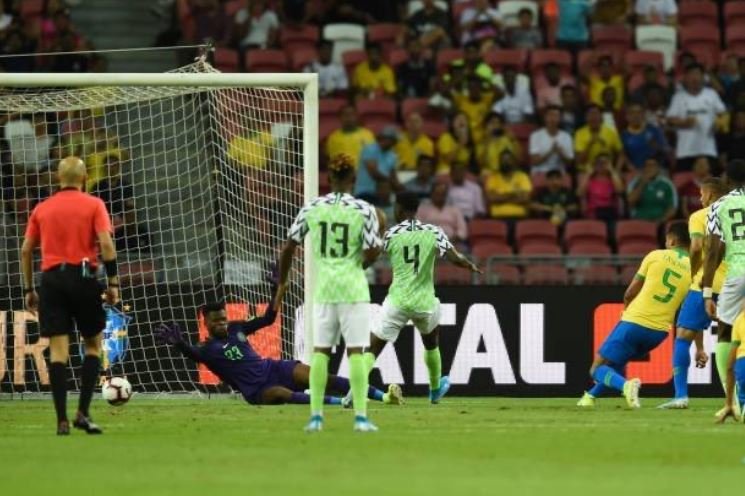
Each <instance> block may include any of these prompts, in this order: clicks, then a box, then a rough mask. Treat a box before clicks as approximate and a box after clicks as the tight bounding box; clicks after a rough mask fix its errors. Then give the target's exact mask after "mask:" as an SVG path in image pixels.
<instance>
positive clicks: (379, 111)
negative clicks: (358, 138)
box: [357, 98, 396, 128]
mask: <svg viewBox="0 0 745 496" xmlns="http://www.w3.org/2000/svg"><path fill="white" fill-rule="evenodd" d="M357 113H358V114H359V119H360V122H362V123H364V125H365V126H366V127H370V128H377V127H378V126H380V125H382V126H387V125H388V124H395V123H396V102H395V101H393V100H389V99H387V98H378V99H376V100H364V99H363V100H359V101H358V102H357Z"/></svg>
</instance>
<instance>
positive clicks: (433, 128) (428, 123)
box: [422, 119, 448, 141]
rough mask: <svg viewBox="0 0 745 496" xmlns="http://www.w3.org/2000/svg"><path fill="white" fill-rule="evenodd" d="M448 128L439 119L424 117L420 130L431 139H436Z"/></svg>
mask: <svg viewBox="0 0 745 496" xmlns="http://www.w3.org/2000/svg"><path fill="white" fill-rule="evenodd" d="M447 130H448V126H447V124H445V122H444V121H442V120H441V119H426V120H425V121H424V124H422V131H424V134H426V135H427V136H429V137H430V138H431V139H432V140H433V141H437V138H439V137H440V135H442V133H444V132H445V131H447Z"/></svg>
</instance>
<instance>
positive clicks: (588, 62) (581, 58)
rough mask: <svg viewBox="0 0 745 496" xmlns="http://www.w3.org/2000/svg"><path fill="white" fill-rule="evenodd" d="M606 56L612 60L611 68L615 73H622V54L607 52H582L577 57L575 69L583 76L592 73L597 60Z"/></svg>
mask: <svg viewBox="0 0 745 496" xmlns="http://www.w3.org/2000/svg"><path fill="white" fill-rule="evenodd" d="M606 56H607V57H610V58H611V59H612V60H613V66H614V68H615V69H616V70H617V71H619V72H622V71H623V52H614V51H609V50H582V51H581V52H579V55H577V67H578V69H579V71H580V72H581V73H584V74H587V73H591V72H594V71H595V68H596V66H597V63H598V59H599V58H600V57H606Z"/></svg>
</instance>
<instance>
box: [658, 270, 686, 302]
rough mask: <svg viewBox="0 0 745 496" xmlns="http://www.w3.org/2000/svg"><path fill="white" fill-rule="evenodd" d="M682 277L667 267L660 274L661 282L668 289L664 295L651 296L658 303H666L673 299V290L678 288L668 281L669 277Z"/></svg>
mask: <svg viewBox="0 0 745 496" xmlns="http://www.w3.org/2000/svg"><path fill="white" fill-rule="evenodd" d="M682 277H683V276H681V275H680V274H678V273H677V272H675V271H674V270H672V269H667V270H666V271H665V273H664V274H663V275H662V284H664V285H665V287H666V288H667V290H668V291H667V293H665V294H664V295H654V297H653V298H654V299H655V300H657V301H659V302H660V303H667V302H669V301H670V300H672V299H673V296H675V292H676V291H677V290H678V288H676V287H675V286H674V285H673V283H672V282H671V281H670V279H680V278H682Z"/></svg>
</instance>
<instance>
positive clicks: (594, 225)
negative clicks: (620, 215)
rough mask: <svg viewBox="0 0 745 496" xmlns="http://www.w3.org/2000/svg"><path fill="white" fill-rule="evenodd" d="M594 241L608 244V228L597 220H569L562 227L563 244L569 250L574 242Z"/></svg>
mask: <svg viewBox="0 0 745 496" xmlns="http://www.w3.org/2000/svg"><path fill="white" fill-rule="evenodd" d="M586 241H594V242H598V243H603V244H605V245H607V244H608V228H607V227H606V225H605V223H604V222H602V221H599V220H570V221H569V222H567V224H566V227H564V244H565V245H566V247H567V249H569V250H571V249H572V246H574V245H575V243H582V242H586Z"/></svg>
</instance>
